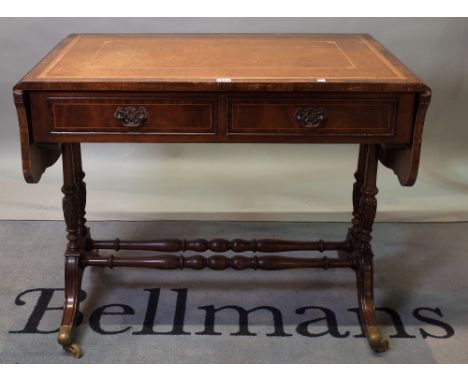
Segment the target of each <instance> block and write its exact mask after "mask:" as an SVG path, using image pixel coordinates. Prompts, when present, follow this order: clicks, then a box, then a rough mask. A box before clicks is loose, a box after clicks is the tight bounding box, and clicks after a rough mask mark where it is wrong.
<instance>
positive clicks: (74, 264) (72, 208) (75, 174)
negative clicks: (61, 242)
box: [58, 144, 88, 358]
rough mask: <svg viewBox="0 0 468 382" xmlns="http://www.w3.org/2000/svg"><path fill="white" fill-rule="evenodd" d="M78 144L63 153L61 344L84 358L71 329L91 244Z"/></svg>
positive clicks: (68, 145)
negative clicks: (64, 235)
mask: <svg viewBox="0 0 468 382" xmlns="http://www.w3.org/2000/svg"><path fill="white" fill-rule="evenodd" d="M79 150H80V147H79V145H78V144H64V145H63V146H62V151H63V179H64V183H63V187H62V192H63V194H64V197H63V213H64V217H65V223H66V227H67V240H68V243H67V250H66V251H65V305H64V308H63V317H62V324H61V326H60V330H59V335H58V342H59V344H60V345H62V346H63V347H64V349H65V350H66V351H68V352H69V353H71V354H72V355H73V356H74V357H76V358H79V357H80V356H81V349H80V347H79V346H78V344H75V343H72V329H73V327H74V326H75V325H76V316H77V311H78V307H79V299H78V298H79V297H78V296H79V293H80V289H81V279H82V274H83V265H82V258H83V251H84V250H85V245H86V242H88V229H87V228H86V226H85V222H86V219H85V217H84V215H85V203H86V186H85V184H84V182H83V177H84V173H83V171H82V169H81V155H80V153H79Z"/></svg>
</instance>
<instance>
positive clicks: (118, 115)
mask: <svg viewBox="0 0 468 382" xmlns="http://www.w3.org/2000/svg"><path fill="white" fill-rule="evenodd" d="M114 117H115V119H117V120H119V121H120V122H121V123H122V126H125V127H139V126H141V125H142V124H143V122H145V121H146V119H147V117H148V116H147V113H146V109H145V108H144V107H143V106H140V107H139V108H138V109H137V108H135V107H133V106H126V107H123V106H119V107H118V108H117V109H116V110H115V113H114Z"/></svg>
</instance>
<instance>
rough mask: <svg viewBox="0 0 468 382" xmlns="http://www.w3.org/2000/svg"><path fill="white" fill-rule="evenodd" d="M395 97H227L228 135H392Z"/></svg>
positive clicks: (395, 106) (396, 102) (393, 132)
mask: <svg viewBox="0 0 468 382" xmlns="http://www.w3.org/2000/svg"><path fill="white" fill-rule="evenodd" d="M397 110H398V98H385V99H354V98H350V99H328V98H324V99H320V98H314V99H287V98H284V99H281V98H280V99H277V98H275V99H272V98H265V99H255V100H252V99H247V98H246V99H236V98H232V99H229V100H228V111H229V114H228V115H229V118H228V134H229V135H287V136H290V135H299V136H301V135H306V136H314V135H333V136H373V135H376V136H393V135H395V134H396V125H397Z"/></svg>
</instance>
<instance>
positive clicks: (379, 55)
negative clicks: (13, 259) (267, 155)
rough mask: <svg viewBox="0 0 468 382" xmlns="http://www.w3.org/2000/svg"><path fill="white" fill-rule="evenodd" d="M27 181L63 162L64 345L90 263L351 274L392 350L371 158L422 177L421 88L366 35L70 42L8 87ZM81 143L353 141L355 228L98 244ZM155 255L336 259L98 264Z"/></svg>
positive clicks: (157, 258)
mask: <svg viewBox="0 0 468 382" xmlns="http://www.w3.org/2000/svg"><path fill="white" fill-rule="evenodd" d="M13 93H14V100H15V104H16V107H17V111H18V119H19V125H20V137H21V153H22V160H23V173H24V177H25V179H26V181H27V182H29V183H36V182H38V181H39V179H40V177H41V175H42V173H43V172H44V171H45V169H46V168H47V167H49V166H51V165H52V164H53V163H54V162H55V161H56V160H57V159H58V158H59V157H60V155H61V154H62V156H63V174H64V185H63V187H62V191H63V193H64V198H63V210H64V216H65V222H66V226H67V239H68V245H67V250H66V252H65V260H66V262H65V307H64V312H63V319H62V325H61V328H60V332H59V343H60V344H61V345H63V346H64V348H65V349H66V350H68V351H69V352H71V353H72V354H73V355H75V356H80V355H81V350H80V348H79V346H78V345H77V344H74V343H72V328H73V327H74V325H75V324H76V322H75V318H76V313H77V310H78V305H79V301H78V293H79V290H80V285H81V277H82V272H83V270H84V268H85V267H86V266H108V267H111V268H112V267H115V266H122V267H148V268H158V269H179V268H180V269H183V268H192V269H203V268H209V269H214V270H222V269H226V268H234V269H238V270H241V269H246V268H253V269H267V270H278V269H290V268H299V267H310V268H314V267H323V268H325V269H327V268H329V267H348V268H352V269H353V270H354V271H355V272H356V276H357V291H358V301H359V311H360V318H361V324H362V327H363V330H364V333H365V334H366V336H367V339H368V341H369V344H370V346H371V348H372V349H373V350H374V351H377V352H381V351H385V350H387V348H388V341H387V340H385V339H384V338H383V337H382V336H381V334H380V332H379V329H378V327H377V323H376V318H375V307H374V301H373V269H372V257H373V252H372V248H371V245H370V242H371V238H372V237H371V232H372V224H373V221H374V218H375V213H376V206H377V202H376V198H375V196H376V194H377V188H376V177H377V164H378V161H379V160H380V161H381V162H382V163H383V164H384V165H385V166H387V167H389V168H391V169H393V171H394V172H395V174H396V175H397V177H398V179H399V181H400V183H401V184H402V185H403V186H411V185H412V184H413V183H414V182H415V180H416V176H417V170H418V166H419V156H420V150H421V139H422V130H423V125H424V118H425V113H426V110H427V108H428V106H429V102H430V97H431V92H430V89H429V88H428V87H427V86H426V85H425V84H424V83H423V82H422V81H421V80H419V79H418V78H417V77H416V76H415V75H414V74H413V73H412V72H411V71H410V70H409V69H408V68H406V67H405V66H404V65H403V64H402V63H401V62H400V61H398V60H397V59H396V58H395V57H394V56H393V55H392V54H391V53H390V52H389V51H388V50H386V49H385V48H384V47H383V46H382V45H381V44H379V43H378V42H377V41H376V40H374V39H373V38H372V37H371V36H369V35H365V34H349V35H348V34H323V35H320V34H315V35H312V34H295V35H288V34H279V35H268V34H265V35H261V34H259V35H248V34H239V35H230V34H226V35H177V34H173V35H155V34H153V35H151V34H145V35H123V34H122V35H119V34H112V35H70V36H69V37H67V38H66V39H64V40H63V41H62V42H60V44H59V45H58V46H57V47H56V48H55V49H53V50H52V52H50V53H49V54H48V55H47V56H46V57H45V58H44V59H43V60H42V61H41V62H40V63H39V64H38V65H36V67H34V68H33V69H32V70H31V71H30V72H29V73H28V74H27V75H26V76H25V77H24V78H23V79H22V80H21V81H20V82H19V83H18V84H17V85H16V86H15V87H14V90H13ZM81 142H144V143H152V142H163V143H170V142H189V143H196V142H209V143H236V142H250V143H268V142H272V143H273V142H279V143H353V144H359V145H360V150H359V158H358V166H357V171H356V173H355V178H356V182H355V183H354V186H353V220H352V226H351V228H350V229H349V232H348V235H347V237H346V239H345V240H344V241H342V242H327V241H322V240H318V241H306V242H297V241H288V240H272V239H260V240H256V239H253V240H242V239H235V240H231V241H229V240H226V239H213V240H205V239H192V240H184V239H156V240H152V241H124V240H120V239H116V240H112V241H109V240H93V239H92V238H91V234H90V232H89V229H88V228H87V226H86V218H85V207H86V185H85V183H84V182H83V178H84V176H85V174H84V172H83V169H82V162H81V149H80V143H81ZM99 249H107V250H109V249H113V250H115V251H118V250H120V249H131V250H148V251H156V252H185V251H189V252H190V251H191V252H205V251H211V252H215V253H216V252H217V253H221V252H227V251H233V252H246V251H251V252H269V253H274V252H287V251H302V252H307V251H320V252H323V251H332V250H334V251H337V252H338V258H328V257H326V256H325V257H323V258H310V257H290V256H277V255H261V256H251V257H248V256H243V255H242V256H241V255H235V256H225V255H220V254H216V255H212V256H208V257H204V256H202V255H189V256H183V255H179V256H177V255H171V254H156V255H154V256H145V257H142V256H138V257H135V256H132V257H128V256H127V257H123V256H114V255H110V256H102V255H99V254H98V253H97V251H98V250H99Z"/></svg>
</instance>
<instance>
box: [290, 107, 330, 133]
mask: <svg viewBox="0 0 468 382" xmlns="http://www.w3.org/2000/svg"><path fill="white" fill-rule="evenodd" d="M294 117H296V119H297V120H298V121H299V123H300V124H301V126H302V127H306V128H310V127H319V126H321V125H322V123H323V122H324V121H325V120H326V119H327V111H326V110H325V109H324V108H323V107H319V108H316V107H300V108H298V109H297V110H296V112H295V113H294Z"/></svg>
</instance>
